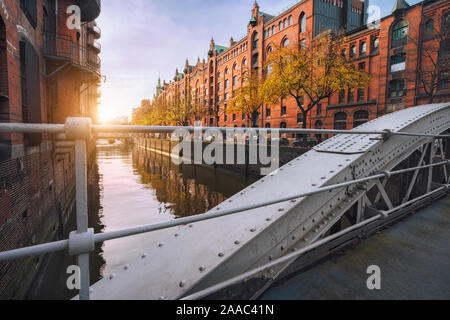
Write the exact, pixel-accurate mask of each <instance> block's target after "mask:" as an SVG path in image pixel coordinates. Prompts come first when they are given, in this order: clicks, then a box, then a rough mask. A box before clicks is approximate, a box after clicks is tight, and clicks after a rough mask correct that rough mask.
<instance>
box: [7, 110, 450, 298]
mask: <svg viewBox="0 0 450 320" xmlns="http://www.w3.org/2000/svg"><path fill="white" fill-rule="evenodd" d="M175 129H178V127H138V126H96V125H91V124H90V122H89V121H88V120H86V119H78V118H72V119H68V121H67V123H66V124H65V125H26V124H0V132H14V133H18V132H27V133H37V132H38V133H39V132H48V133H54V134H57V135H58V138H59V139H60V140H61V141H62V142H63V143H73V145H74V147H75V155H76V156H75V158H76V178H77V181H76V182H77V197H76V199H77V225H78V230H77V231H76V232H73V233H72V234H71V235H70V238H69V239H68V240H63V241H58V242H54V243H50V244H43V245H38V246H33V247H29V248H22V249H17V250H13V251H8V252H2V253H0V262H1V261H5V260H9V259H18V258H23V257H26V256H31V255H41V254H45V253H50V252H55V251H61V250H69V253H70V254H71V255H77V256H78V262H79V266H80V268H81V271H82V287H81V290H80V296H79V297H77V298H80V299H89V298H92V299H201V298H205V297H211V295H213V294H217V292H219V291H220V292H225V295H227V294H228V297H233V292H235V291H249V290H250V291H251V292H250V295H249V297H255V296H258V294H259V293H261V292H263V291H264V290H265V289H266V288H267V287H268V286H269V285H270V284H271V283H272V281H273V280H274V279H276V278H277V276H279V275H280V274H282V273H283V272H284V271H285V270H287V269H288V268H289V267H291V266H292V265H293V263H294V262H295V261H297V260H298V259H299V258H300V259H301V258H304V257H305V256H308V255H309V254H310V253H311V252H315V253H317V252H319V253H321V254H326V253H327V252H329V251H331V250H332V249H333V248H334V247H336V246H339V245H340V244H342V243H344V242H345V241H348V240H349V239H351V238H352V237H354V236H355V234H360V233H361V232H370V231H371V230H374V229H376V228H378V227H379V226H381V225H384V224H386V223H389V222H392V221H394V220H395V219H398V218H399V217H401V216H403V215H405V214H408V213H409V212H410V211H411V210H413V209H416V208H419V207H423V206H425V205H427V204H428V203H430V202H432V201H434V200H435V199H438V198H441V197H445V196H447V195H448V192H449V190H450V185H449V183H450V180H449V172H450V171H449V170H450V162H449V160H448V159H450V139H449V135H448V130H449V129H450V103H444V104H433V105H426V106H419V107H415V108H409V109H405V110H402V111H399V112H396V113H392V114H388V115H386V116H383V117H381V118H378V119H376V120H373V121H371V122H369V123H366V124H364V125H362V126H360V127H358V128H356V129H353V130H351V131H345V130H343V131H342V130H313V129H271V130H272V131H279V132H280V133H294V134H316V133H322V134H326V133H328V134H335V136H334V137H332V138H330V139H328V140H327V141H325V142H323V143H322V144H320V145H318V146H316V147H315V148H314V149H313V150H311V151H310V152H308V153H306V154H304V155H302V156H300V157H299V158H297V159H295V160H294V161H292V162H290V163H288V164H287V165H285V166H283V167H282V168H280V169H278V170H277V171H275V172H273V173H272V174H270V175H269V176H267V177H265V178H263V179H261V180H260V181H258V182H256V183H255V184H253V185H251V186H249V187H248V188H247V189H245V190H243V191H242V192H240V193H239V194H236V195H235V196H233V197H232V198H230V199H229V200H227V201H226V202H224V203H222V204H220V205H219V206H218V207H216V208H214V209H212V210H211V211H210V212H208V213H206V214H203V215H198V216H193V217H188V218H182V219H177V220H173V221H167V222H163V223H157V224H153V225H147V226H140V227H136V228H131V229H125V230H118V231H112V232H108V233H101V234H94V232H93V230H92V229H88V222H87V204H86V203H87V191H86V140H89V139H91V137H92V134H93V133H95V134H100V133H113V134H117V133H120V132H125V133H157V132H163V133H170V132H173V130H175ZM186 129H188V130H189V131H193V130H194V128H186ZM207 129H208V128H203V129H202V130H204V131H206V130H207ZM214 129H219V130H221V131H223V132H226V131H227V130H230V128H214ZM233 130H234V128H233ZM256 130H258V129H256ZM261 131H263V130H261ZM70 141H74V142H70ZM166 228H174V229H173V230H174V231H173V236H172V237H170V238H168V239H161V242H160V243H159V245H157V246H155V247H152V248H148V250H147V251H146V252H143V253H142V254H141V256H140V257H138V258H137V259H136V260H135V261H132V262H130V263H128V264H126V265H124V266H123V267H122V268H120V269H118V270H117V271H116V272H114V273H113V274H111V275H109V276H108V277H106V278H104V279H103V280H101V281H99V282H98V283H96V284H94V285H93V286H92V287H91V288H90V287H89V255H88V253H89V252H91V251H93V249H94V244H95V243H101V242H104V241H108V240H112V239H117V238H121V237H126V236H131V235H136V234H142V233H147V232H151V231H155V230H160V229H166ZM242 282H246V283H245V286H239V284H240V283H242ZM224 290H225V291H224ZM227 290H231V293H230V292H228V293H226V291H227Z"/></svg>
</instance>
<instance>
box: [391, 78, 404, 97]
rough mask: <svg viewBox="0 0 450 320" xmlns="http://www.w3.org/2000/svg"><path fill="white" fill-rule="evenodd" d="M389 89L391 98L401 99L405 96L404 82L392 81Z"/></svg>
mask: <svg viewBox="0 0 450 320" xmlns="http://www.w3.org/2000/svg"><path fill="white" fill-rule="evenodd" d="M389 89H390V96H391V98H398V97H403V96H404V95H405V94H406V89H405V80H392V81H391V82H390V84H389Z"/></svg>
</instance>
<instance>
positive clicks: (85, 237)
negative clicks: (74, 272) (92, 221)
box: [69, 228, 95, 256]
mask: <svg viewBox="0 0 450 320" xmlns="http://www.w3.org/2000/svg"><path fill="white" fill-rule="evenodd" d="M94 250H95V236H94V229H92V228H91V229H88V230H87V232H83V233H78V232H76V231H73V232H71V233H70V235H69V254H70V255H71V256H77V255H80V254H85V253H89V252H92V251H94Z"/></svg>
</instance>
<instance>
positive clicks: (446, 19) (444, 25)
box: [442, 12, 450, 29]
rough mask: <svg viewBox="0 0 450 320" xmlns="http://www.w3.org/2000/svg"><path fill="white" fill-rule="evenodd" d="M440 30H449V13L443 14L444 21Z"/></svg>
mask: <svg viewBox="0 0 450 320" xmlns="http://www.w3.org/2000/svg"><path fill="white" fill-rule="evenodd" d="M442 28H443V29H448V28H450V12H447V13H445V14H444V19H443V21H442Z"/></svg>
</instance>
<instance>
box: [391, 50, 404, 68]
mask: <svg viewBox="0 0 450 320" xmlns="http://www.w3.org/2000/svg"><path fill="white" fill-rule="evenodd" d="M405 69H406V54H405V53H399V54H396V55H393V56H392V57H391V72H397V71H402V70H405Z"/></svg>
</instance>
